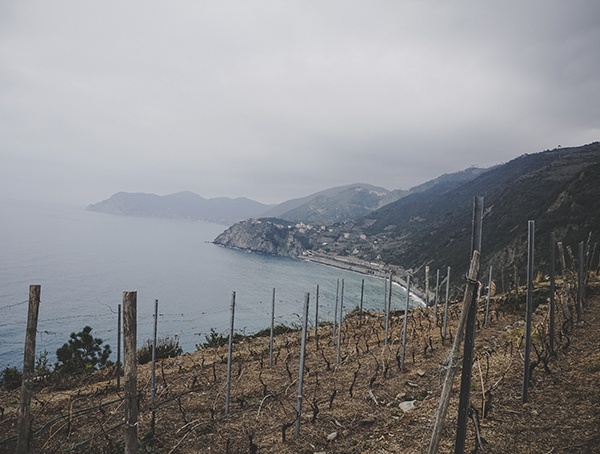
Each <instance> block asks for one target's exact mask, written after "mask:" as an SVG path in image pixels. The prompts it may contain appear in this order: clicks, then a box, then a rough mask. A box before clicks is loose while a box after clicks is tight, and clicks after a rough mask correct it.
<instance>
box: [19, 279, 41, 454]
mask: <svg viewBox="0 0 600 454" xmlns="http://www.w3.org/2000/svg"><path fill="white" fill-rule="evenodd" d="M41 289H42V287H41V286H40V285H30V286H29V308H28V309H27V328H26V331H25V350H24V353H23V379H22V382H21V404H20V407H19V417H18V420H17V449H16V452H17V454H24V453H26V452H27V451H28V448H29V419H30V418H29V416H30V413H29V408H30V405H31V395H32V393H33V374H34V366H35V335H36V333H37V322H38V314H39V310H40V293H41Z"/></svg>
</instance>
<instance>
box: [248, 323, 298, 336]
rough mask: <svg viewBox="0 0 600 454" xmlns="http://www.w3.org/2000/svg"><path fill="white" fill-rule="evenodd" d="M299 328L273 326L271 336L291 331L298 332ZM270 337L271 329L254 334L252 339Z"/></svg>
mask: <svg viewBox="0 0 600 454" xmlns="http://www.w3.org/2000/svg"><path fill="white" fill-rule="evenodd" d="M298 330H299V328H297V327H295V326H287V325H275V326H274V327H273V335H274V336H278V335H280V334H285V333H289V332H292V331H298ZM270 336H271V328H265V329H261V330H260V331H258V332H257V333H255V334H254V337H270Z"/></svg>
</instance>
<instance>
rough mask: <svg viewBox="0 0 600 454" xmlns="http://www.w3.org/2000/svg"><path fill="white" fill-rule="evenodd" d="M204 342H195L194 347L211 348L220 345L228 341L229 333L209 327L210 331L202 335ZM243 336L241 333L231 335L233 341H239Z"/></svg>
mask: <svg viewBox="0 0 600 454" xmlns="http://www.w3.org/2000/svg"><path fill="white" fill-rule="evenodd" d="M204 338H205V339H206V342H204V343H202V344H196V349H198V350H200V349H201V348H211V347H222V346H223V345H227V344H228V343H229V335H225V334H221V333H218V332H217V330H216V329H214V328H211V329H210V333H209V334H208V335H206V336H204ZM243 338H244V336H242V335H241V334H234V335H233V342H239V341H241V340H242V339H243Z"/></svg>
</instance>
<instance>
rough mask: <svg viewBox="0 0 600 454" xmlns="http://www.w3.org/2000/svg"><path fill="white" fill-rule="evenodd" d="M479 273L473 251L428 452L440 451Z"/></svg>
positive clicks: (477, 259)
mask: <svg viewBox="0 0 600 454" xmlns="http://www.w3.org/2000/svg"><path fill="white" fill-rule="evenodd" d="M478 273H479V252H478V251H474V252H473V258H472V259H471V265H470V268H469V274H468V275H467V285H466V288H465V296H464V299H463V306H462V311H461V313H460V319H459V321H458V327H457V330H456V336H455V337H454V342H453V344H452V349H451V350H450V354H449V355H448V358H447V360H446V378H445V379H444V385H443V387H442V394H441V397H440V403H439V405H438V409H437V412H436V415H435V423H434V426H433V431H432V434H431V441H430V443H429V449H428V451H427V453H428V454H435V453H437V451H438V447H439V444H440V438H441V436H442V430H443V428H444V419H445V417H446V412H447V411H448V404H449V402H450V392H451V391H452V382H453V381H454V375H455V374H456V370H457V368H458V358H459V355H460V344H461V343H462V340H463V336H464V333H465V325H466V323H467V314H468V312H469V308H470V306H471V304H473V303H474V301H475V299H476V298H477V292H478V290H479V283H478V282H477V274H478Z"/></svg>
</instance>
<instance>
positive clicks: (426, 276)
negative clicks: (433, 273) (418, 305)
mask: <svg viewBox="0 0 600 454" xmlns="http://www.w3.org/2000/svg"><path fill="white" fill-rule="evenodd" d="M425 306H427V307H429V266H426V267H425Z"/></svg>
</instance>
